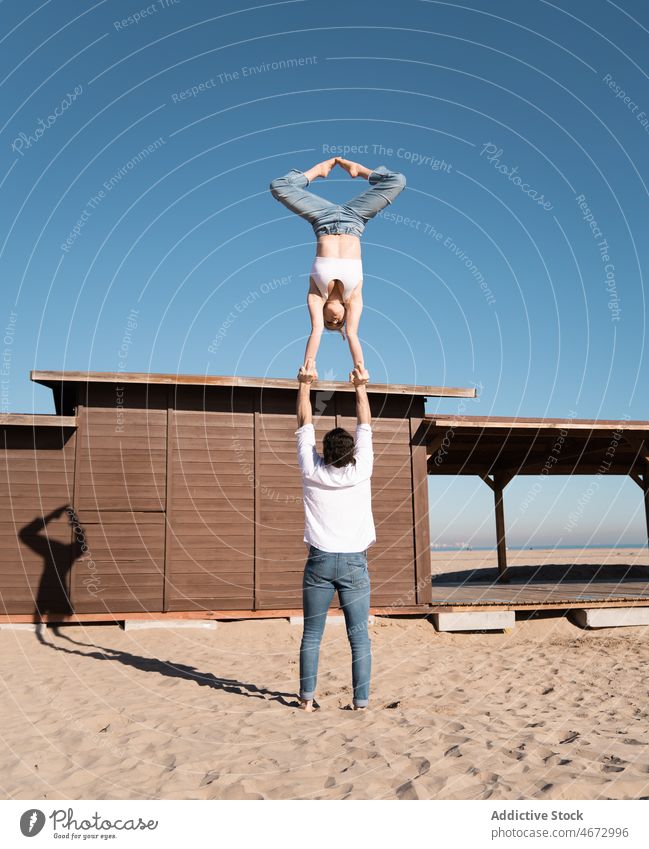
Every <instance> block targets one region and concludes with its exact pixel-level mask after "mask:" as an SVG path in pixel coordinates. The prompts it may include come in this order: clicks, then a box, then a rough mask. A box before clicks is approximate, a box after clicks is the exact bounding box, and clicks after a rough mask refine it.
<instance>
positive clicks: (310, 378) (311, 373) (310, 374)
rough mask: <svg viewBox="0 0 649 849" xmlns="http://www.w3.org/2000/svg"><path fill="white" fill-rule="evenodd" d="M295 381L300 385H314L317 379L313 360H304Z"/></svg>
mask: <svg viewBox="0 0 649 849" xmlns="http://www.w3.org/2000/svg"><path fill="white" fill-rule="evenodd" d="M297 379H298V381H299V382H300V383H315V382H316V380H317V379H318V372H317V371H316V368H315V360H314V359H312V358H311V357H309V358H308V359H307V360H305V362H304V365H303V366H300V370H299V371H298V373H297Z"/></svg>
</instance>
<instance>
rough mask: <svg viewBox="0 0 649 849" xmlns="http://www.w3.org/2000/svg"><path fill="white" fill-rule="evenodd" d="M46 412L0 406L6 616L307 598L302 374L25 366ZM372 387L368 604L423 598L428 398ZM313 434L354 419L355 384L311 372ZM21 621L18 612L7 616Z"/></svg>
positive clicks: (183, 610)
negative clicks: (49, 398)
mask: <svg viewBox="0 0 649 849" xmlns="http://www.w3.org/2000/svg"><path fill="white" fill-rule="evenodd" d="M31 376H32V379H33V380H35V381H36V382H38V383H40V384H43V385H45V386H48V387H50V388H51V389H52V392H53V395H54V404H55V408H56V415H53V416H46V415H45V416H20V415H5V416H4V417H3V418H2V419H1V420H0V427H1V428H2V433H3V437H4V445H3V463H2V475H3V477H2V484H1V486H2V489H1V490H0V492H1V495H0V497H1V498H2V506H3V510H2V522H1V526H2V527H1V529H0V533H1V534H2V541H3V543H4V545H3V557H4V562H3V566H2V573H1V575H0V594H1V598H2V609H1V610H0V615H2V616H4V617H10V618H13V619H16V617H18V620H20V619H23V620H25V621H31V618H33V617H35V618H37V619H38V618H42V619H43V620H46V621H55V620H61V619H66V618H72V617H73V618H77V619H79V618H82V619H83V618H85V619H100V618H106V617H107V616H109V617H116V618H120V619H124V618H129V617H141V616H151V615H160V616H170V617H172V618H178V616H179V615H183V616H212V617H217V616H230V617H235V616H248V615H255V614H256V615H261V614H263V613H264V612H266V613H271V612H275V613H276V614H277V613H280V612H282V611H287V610H295V609H299V608H300V606H301V589H300V587H301V573H302V570H303V567H304V560H305V545H304V543H303V541H302V535H303V534H302V532H303V528H304V515H303V506H302V498H301V494H302V490H301V479H300V475H299V470H298V468H297V458H296V449H295V436H294V432H295V429H296V423H295V401H296V382H295V380H281V379H260V378H244V377H214V376H192V375H165V374H133V373H104V372H47V371H36V372H32V375H31ZM474 394H475V390H474V389H461V388H449V387H435V386H398V385H390V386H385V385H378V384H374V385H371V386H370V387H369V396H370V403H371V406H372V412H373V417H374V422H373V427H374V440H375V455H376V460H375V473H374V478H373V509H374V514H375V521H376V525H377V529H378V542H377V544H376V546H375V547H373V549H372V556H371V572H372V578H373V595H372V600H371V601H372V606H373V607H374V608H391V609H392V608H394V609H403V610H407V609H409V608H413V607H414V608H416V607H417V606H421V605H427V604H429V602H430V598H431V584H430V558H429V547H430V542H429V531H428V527H429V525H428V500H427V469H426V454H425V447H424V446H423V445H420V444H418V443H417V441H416V440H413V434H414V433H415V432H416V431H417V430H418V429H419V428H420V426H421V423H422V421H423V419H424V415H425V411H424V401H425V398H426V396H448V397H472V396H473V395H474ZM312 400H313V406H314V413H315V415H316V432H317V436H318V438H319V439H321V438H322V436H323V435H324V433H325V432H326V431H327V430H329V429H330V428H332V427H336V426H341V427H347V428H353V426H354V424H355V405H354V392H353V387H351V385H350V384H348V383H337V382H319V383H318V386H317V388H316V390H314V392H313V399H312ZM18 620H16V621H18Z"/></svg>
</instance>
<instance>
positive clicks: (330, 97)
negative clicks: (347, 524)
mask: <svg viewBox="0 0 649 849" xmlns="http://www.w3.org/2000/svg"><path fill="white" fill-rule="evenodd" d="M0 21H1V26H0V80H1V85H0V97H1V98H2V99H1V104H2V109H1V110H0V120H1V121H2V126H1V128H0V129H1V133H2V137H1V141H0V150H1V151H2V153H1V157H0V185H1V189H0V198H1V200H2V203H1V204H0V236H1V242H0V286H1V293H2V294H1V303H0V310H1V312H0V320H2V321H3V323H4V326H5V327H6V328H8V329H7V330H6V331H5V342H4V351H3V383H2V409H3V411H13V412H24V411H30V410H32V409H33V410H35V411H37V412H52V411H53V405H52V401H51V396H50V393H49V391H48V390H46V389H44V388H43V387H39V386H34V385H33V384H31V383H30V381H29V376H28V373H29V370H30V369H32V368H40V369H84V370H85V369H94V370H108V371H118V370H123V371H155V372H179V373H209V374H241V375H268V376H273V377H284V376H292V375H293V374H294V373H295V372H296V370H297V367H298V365H299V364H300V361H301V357H302V355H303V350H304V344H305V338H306V335H307V333H308V319H307V312H306V307H305V293H306V288H307V281H308V272H309V268H310V264H311V261H312V257H313V254H314V237H313V233H312V230H311V228H310V226H309V225H308V224H307V223H306V222H304V221H302V220H300V219H299V218H297V217H295V216H292V215H291V214H290V213H289V212H288V211H287V210H286V209H285V208H284V207H282V206H281V205H280V204H278V203H277V202H276V201H275V200H274V199H273V198H272V196H271V195H270V193H269V192H268V183H269V182H270V180H271V179H272V178H273V177H275V176H278V175H281V174H284V173H286V172H287V171H288V170H289V169H291V168H300V169H306V168H308V167H309V166H310V165H312V164H313V163H314V162H316V161H319V160H321V159H323V158H326V157H327V156H328V155H333V154H335V153H336V152H338V151H337V150H336V149H335V147H334V146H337V145H339V146H347V147H353V146H356V150H357V151H359V152H358V153H355V152H350V153H349V154H348V155H349V158H352V159H358V160H359V161H361V162H362V163H364V164H366V165H369V166H371V167H376V166H378V165H381V164H383V165H386V166H388V167H391V168H395V169H398V170H401V171H403V173H404V174H405V175H406V177H407V181H408V186H407V189H406V191H405V192H404V193H403V194H402V195H401V196H400V197H399V198H398V200H397V202H396V203H395V204H394V205H393V206H392V207H389V208H388V210H387V214H386V215H385V216H383V217H382V218H377V219H375V220H374V221H372V222H370V223H369V225H368V227H367V229H366V231H365V234H364V237H363V246H364V247H363V262H364V290H363V291H364V300H365V311H364V315H363V319H362V325H361V335H362V340H363V344H364V348H365V354H366V362H367V365H368V367H369V369H370V372H371V375H372V378H373V380H376V381H386V382H403V383H426V384H436V385H439V384H447V385H456V386H473V385H476V386H477V387H478V389H479V397H478V398H477V399H476V400H474V401H458V400H453V399H441V400H438V399H431V400H429V402H428V409H429V411H431V412H433V411H436V410H439V411H443V412H446V413H457V412H464V413H468V414H471V413H476V414H478V413H479V414H484V415H489V414H491V415H511V416H515V415H523V416H557V417H582V418H607V419H615V420H623V419H624V418H644V419H649V402H648V391H647V390H648V386H647V375H648V357H647V348H646V338H645V336H646V322H647V303H646V298H645V292H644V273H645V269H646V267H647V258H648V252H649V240H648V239H647V214H648V211H649V210H648V203H647V201H648V182H649V168H648V167H647V164H648V161H647V152H648V150H649V76H648V73H647V72H648V71H649V67H648V64H649V63H648V62H647V58H646V57H647V55H649V49H648V48H649V7H648V5H647V4H646V3H645V2H641V0H620V2H619V3H613V2H607V0H593V2H588V3H586V2H583V0H562V2H555V3H551V2H546V0H528V2H524V3H523V2H514V0H471V1H470V2H469V0H467V2H466V3H464V4H460V3H455V2H436V0H435V1H434V2H428V0H402V2H400V3H387V2H369V0H368V2H354V3H349V2H340V0H332V2H327V3H326V4H323V3H319V2H315V0H287V2H278V3H269V2H267V3H263V2H262V3H254V2H251V3H250V4H249V5H245V4H244V3H235V2H232V0H225V1H224V2H198V0H194V2H192V1H191V0H177V2H172V0H156V2H153V3H151V4H149V5H147V4H146V3H145V2H143V0H130V1H129V2H122V0H115V1H114V2H96V3H93V2H92V0H89V2H81V0H77V2H74V0H67V2H57V0H49V2H40V1H39V2H32V0H21V2H18V1H17V0H5V2H3V3H2V4H1V5H0ZM341 149H342V148H341ZM359 182H360V181H358V180H357V181H353V182H352V181H351V180H350V178H348V177H347V176H346V175H345V174H344V173H343V172H338V171H336V172H334V174H332V176H331V177H330V178H329V180H328V181H327V182H326V183H324V182H322V181H319V182H318V184H317V191H318V193H320V194H323V195H325V196H327V197H329V198H331V199H332V200H343V199H346V198H348V197H349V196H350V195H351V194H355V193H357V192H358V191H359V190H360V189H361V188H362V187H360V186H359ZM397 216H400V218H397ZM406 219H407V220H406ZM7 340H9V342H8V341H7ZM124 340H125V341H124ZM348 357H349V355H348V352H347V350H346V346H345V345H344V343H343V342H342V341H341V340H340V338H339V337H338V336H337V335H336V334H331V335H328V336H327V338H325V339H324V340H323V344H322V347H321V351H320V355H319V359H318V368H319V371H320V374H321V376H325V375H326V376H328V377H331V378H334V379H344V377H345V375H346V373H347V371H348V368H349V363H348ZM533 483H534V481H533V480H532V479H530V478H527V479H525V478H521V479H519V480H517V481H514V482H513V483H512V484H510V486H509V487H508V489H507V493H506V502H505V505H506V514H507V520H508V524H509V527H510V537H509V542H510V544H512V545H540V544H542V543H559V542H560V543H562V544H572V543H579V544H582V543H590V544H593V543H600V542H603V543H616V542H618V543H625V542H626V543H633V542H641V541H643V540H644V541H645V544H646V528H645V524H644V511H643V509H642V500H641V492H640V490H639V489H638V487H637V486H636V485H635V484H634V483H633V482H632V481H630V480H624V479H620V478H611V479H609V480H606V479H602V480H601V481H600V482H599V487H598V489H597V491H596V492H595V493H594V494H593V495H592V497H591V498H590V499H589V502H588V505H587V509H585V510H584V512H583V516H581V518H580V521H579V523H578V525H577V527H576V528H574V529H573V530H572V531H570V532H567V531H566V530H565V528H564V525H565V522H566V515H567V514H568V513H569V512H570V511H571V510H574V509H576V505H577V504H578V502H579V499H580V498H581V497H582V495H583V492H584V491H585V490H587V489H588V488H589V486H590V484H591V483H592V481H591V479H587V478H577V479H574V480H572V481H568V480H566V479H565V478H553V479H552V480H550V481H548V480H544V481H543V487H542V491H541V492H540V493H539V494H538V495H536V496H535V498H534V503H533V504H532V505H529V504H528V506H527V507H525V509H523V508H524V505H525V503H526V495H527V493H528V492H529V490H530V487H531V486H532V485H533ZM430 494H431V521H432V528H433V539H434V540H437V541H438V542H445V543H450V542H454V541H468V542H471V543H472V544H474V545H489V544H492V543H493V539H494V529H493V519H492V515H491V504H492V495H491V492H490V490H488V488H487V487H486V486H485V484H483V483H482V482H480V481H478V482H476V481H473V480H468V479H467V480H464V481H461V480H455V479H450V478H440V479H437V480H435V481H433V482H431V491H430ZM582 500H583V499H582ZM527 502H529V499H527Z"/></svg>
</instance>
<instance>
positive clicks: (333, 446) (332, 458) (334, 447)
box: [322, 427, 356, 469]
mask: <svg viewBox="0 0 649 849" xmlns="http://www.w3.org/2000/svg"><path fill="white" fill-rule="evenodd" d="M322 454H323V458H324V461H325V465H327V466H335V467H336V468H337V469H342V468H343V467H344V466H348V465H350V464H351V465H352V466H355V465H356V458H355V457H354V437H353V436H352V435H351V433H349V431H346V430H345V428H344V427H335V428H334V429H333V430H330V431H329V433H325V435H324V439H323V440H322Z"/></svg>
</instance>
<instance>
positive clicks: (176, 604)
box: [164, 387, 255, 610]
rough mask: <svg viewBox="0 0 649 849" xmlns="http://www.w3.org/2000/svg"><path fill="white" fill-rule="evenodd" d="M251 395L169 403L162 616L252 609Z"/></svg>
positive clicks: (197, 395) (187, 396) (179, 392)
mask: <svg viewBox="0 0 649 849" xmlns="http://www.w3.org/2000/svg"><path fill="white" fill-rule="evenodd" d="M254 394H255V391H254V390H249V389H237V390H236V391H235V393H234V394H233V393H232V392H231V391H229V390H228V389H215V390H210V391H209V393H204V392H203V390H202V388H201V387H177V388H176V391H175V393H174V398H172V399H170V409H169V415H170V429H169V485H168V503H167V510H168V513H167V516H168V528H167V573H166V582H165V607H164V609H165V610H196V609H206V610H214V609H216V610H228V609H229V610H232V609H234V610H253V609H254V539H255V522H254V509H255V504H254V500H255V485H254V413H253V404H254Z"/></svg>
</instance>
